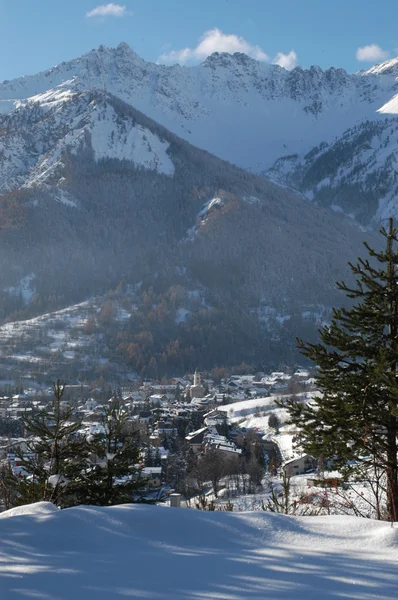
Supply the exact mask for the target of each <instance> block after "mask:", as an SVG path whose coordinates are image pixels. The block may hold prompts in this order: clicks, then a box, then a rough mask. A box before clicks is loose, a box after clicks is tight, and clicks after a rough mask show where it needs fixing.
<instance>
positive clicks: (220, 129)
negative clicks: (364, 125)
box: [0, 43, 397, 173]
mask: <svg viewBox="0 0 398 600" xmlns="http://www.w3.org/2000/svg"><path fill="white" fill-rule="evenodd" d="M380 68H381V67H380ZM379 70H380V69H379ZM386 71H387V72H386V73H384V74H380V73H379V74H377V73H373V72H372V70H371V69H370V70H368V71H365V72H363V73H361V74H360V75H359V74H353V75H350V74H348V73H347V72H346V71H344V70H343V69H335V68H334V67H331V68H330V69H328V70H326V71H323V70H322V69H320V68H319V67H311V68H310V69H307V70H304V69H301V68H300V67H296V68H295V69H293V70H292V71H286V70H285V69H283V68H282V67H280V66H278V65H271V64H268V63H264V62H259V61H256V60H255V59H252V58H250V57H248V56H246V55H244V54H242V53H236V54H233V55H231V54H227V53H214V54H213V55H211V56H209V57H208V58H207V59H206V60H205V61H204V62H203V63H202V64H200V65H195V66H193V67H182V66H180V65H173V66H165V65H158V64H154V63H150V62H146V61H144V60H143V59H142V58H140V57H139V56H138V55H137V54H136V53H135V52H134V51H133V50H131V48H129V46H128V45H127V44H125V43H122V44H120V45H119V46H118V47H117V48H116V49H110V48H105V47H104V46H101V47H100V48H99V49H97V50H92V51H90V52H88V53H86V54H85V55H83V56H82V57H80V58H77V59H74V60H71V61H67V62H63V63H61V64H60V65H57V66H56V67H53V68H52V69H49V70H47V71H43V72H41V73H39V74H37V75H31V76H27V77H22V78H18V79H16V80H12V81H8V82H3V83H2V84H0V110H3V112H9V111H11V110H13V109H14V108H15V107H16V106H19V105H20V104H21V102H22V103H26V102H28V100H27V99H28V98H31V100H30V101H33V102H43V98H39V97H38V96H40V95H41V94H43V93H44V92H48V91H49V90H50V89H54V88H57V87H58V91H59V92H63V93H65V94H67V93H68V91H69V92H73V91H83V90H84V89H91V88H95V89H104V90H106V91H108V92H110V93H112V94H113V95H115V96H116V97H119V98H120V99H122V100H124V101H126V102H128V103H130V104H132V105H133V106H134V107H135V108H137V109H138V110H141V111H142V112H144V113H145V114H147V115H148V116H150V117H151V118H153V119H154V120H155V121H157V122H159V123H160V124H162V125H164V126H165V127H166V128H167V129H169V130H170V131H172V132H174V133H176V134H177V135H179V136H180V137H182V138H183V139H186V140H187V141H189V142H190V143H192V144H193V145H195V146H197V147H199V148H202V149H205V150H207V151H209V152H211V153H212V154H215V155H216V156H219V157H220V158H223V159H224V160H228V161H229V162H232V163H234V164H237V165H238V166H241V167H243V168H246V169H249V170H251V171H253V172H257V173H262V172H264V171H266V170H267V169H268V168H270V167H271V166H272V164H273V163H274V161H275V160H276V159H277V158H279V157H280V156H282V155H284V154H290V153H297V152H299V153H302V152H306V151H309V150H310V149H311V148H312V147H313V146H315V145H317V144H318V143H321V142H323V141H330V139H331V138H332V137H334V136H335V135H337V134H339V133H343V132H344V130H345V129H347V128H348V127H350V126H353V125H354V124H355V123H358V122H360V121H361V120H363V119H365V118H370V116H371V117H372V118H373V117H374V118H376V119H377V118H378V113H377V112H376V111H377V110H379V109H382V108H383V106H385V105H386V104H387V103H388V102H389V101H390V100H391V98H392V96H393V95H394V93H395V90H396V85H397V84H396V81H395V79H394V77H393V75H391V74H390V73H389V71H388V69H386Z"/></svg>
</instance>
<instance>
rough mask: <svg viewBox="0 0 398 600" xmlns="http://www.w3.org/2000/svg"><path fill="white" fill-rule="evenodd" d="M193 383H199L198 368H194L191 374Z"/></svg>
mask: <svg viewBox="0 0 398 600" xmlns="http://www.w3.org/2000/svg"><path fill="white" fill-rule="evenodd" d="M193 384H194V385H200V373H199V371H198V369H196V370H195V373H194V376H193Z"/></svg>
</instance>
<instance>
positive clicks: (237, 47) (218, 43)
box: [158, 27, 269, 65]
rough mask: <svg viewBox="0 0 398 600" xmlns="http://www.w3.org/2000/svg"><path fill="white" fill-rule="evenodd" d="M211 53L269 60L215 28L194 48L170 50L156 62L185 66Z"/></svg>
mask: <svg viewBox="0 0 398 600" xmlns="http://www.w3.org/2000/svg"><path fill="white" fill-rule="evenodd" d="M213 52H228V53H229V54H233V53H234V52H243V53H244V54H247V55H248V56H251V57H252V58H255V59H257V60H269V57H268V56H267V54H266V53H265V52H264V51H263V50H262V49H261V48H260V46H254V45H253V44H250V42H248V41H247V40H245V39H244V38H243V37H241V36H239V35H235V34H233V33H230V34H228V33H223V32H222V31H221V30H220V29H217V27H215V28H214V29H209V30H208V31H205V33H204V34H203V35H202V37H201V38H200V40H199V43H198V45H197V46H196V47H195V48H182V49H181V50H171V51H170V52H168V53H165V54H162V55H161V56H159V58H158V61H159V62H164V63H180V64H182V65H183V64H185V63H186V62H189V61H195V60H203V59H205V58H207V57H208V56H209V55H210V54H213Z"/></svg>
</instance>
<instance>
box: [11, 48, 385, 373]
mask: <svg viewBox="0 0 398 600" xmlns="http://www.w3.org/2000/svg"><path fill="white" fill-rule="evenodd" d="M394 69H395V67H394V65H390V67H389V68H386V69H385V71H386V73H384V72H383V73H384V74H383V73H372V72H368V73H364V74H361V75H353V76H350V75H347V73H345V72H344V71H342V70H335V69H331V70H329V71H326V72H322V71H321V70H320V69H317V68H315V67H314V68H312V69H310V70H308V71H303V70H301V69H295V70H294V71H292V72H290V73H289V72H287V71H285V70H283V69H281V68H280V67H277V66H272V65H267V64H262V63H258V62H256V61H254V60H252V59H250V58H248V57H246V56H245V55H241V54H238V55H233V56H230V55H220V54H215V55H212V56H211V57H209V58H208V59H207V60H206V61H205V63H203V64H202V65H200V66H198V67H192V68H182V67H179V66H175V67H164V66H159V65H151V64H149V63H145V61H143V60H142V59H140V58H139V57H137V55H135V54H134V53H133V52H132V51H131V50H130V49H129V48H128V46H126V45H125V44H122V45H121V46H119V47H118V48H117V49H115V50H112V49H107V48H103V47H101V48H100V49H98V50H95V51H92V52H90V53H88V54H87V55H86V56H84V57H82V58H81V59H78V60H75V61H71V62H69V63H64V64H62V65H59V66H58V67H55V68H54V69H51V70H50V71H48V72H45V73H42V74H39V75H37V76H29V77H24V78H21V79H19V80H14V81H11V82H3V84H1V85H0V105H1V108H2V110H3V112H2V114H0V173H1V174H0V256H1V269H0V273H1V275H0V289H1V290H3V292H2V294H0V318H3V319H4V318H13V319H14V320H19V319H21V318H22V319H24V318H25V319H26V318H29V317H34V316H36V315H38V314H41V313H49V312H51V311H54V310H58V309H60V308H62V307H65V306H68V305H69V304H73V303H76V302H81V301H84V300H86V299H87V298H89V297H94V296H96V295H99V294H103V293H104V292H105V291H106V290H110V289H115V288H118V286H119V284H121V285H122V287H121V288H120V289H124V287H123V286H125V285H127V284H128V285H134V286H135V287H134V289H135V294H136V297H135V298H134V300H132V299H131V298H129V299H127V300H126V298H124V300H123V299H120V298H119V296H118V300H117V302H118V303H119V302H120V303H121V304H120V306H123V302H124V304H125V305H126V306H127V308H128V319H126V321H125V322H123V323H122V324H120V323H116V325H115V320H114V319H113V320H112V319H110V320H109V323H108V322H106V323H104V322H102V321H101V323H100V327H101V328H102V329H101V334H100V335H105V336H106V345H107V347H108V348H109V349H110V356H112V357H116V358H117V359H118V360H119V359H120V357H121V356H122V357H123V358H122V360H125V359H126V356H127V357H128V361H129V368H130V369H132V370H134V369H135V368H137V369H138V370H140V371H142V372H144V371H145V365H147V364H148V363H149V362H150V361H152V362H153V361H155V363H156V364H155V365H152V369H151V373H152V375H153V374H156V373H159V372H165V371H167V369H169V367H170V369H171V368H173V369H174V370H183V369H189V368H191V367H192V368H195V366H199V367H200V366H201V365H202V366H203V365H204V366H205V367H206V368H207V367H211V366H212V365H214V364H215V362H216V361H217V362H218V364H223V363H224V364H227V363H228V364H237V363H238V362H240V361H242V360H245V359H247V360H251V361H252V362H255V361H260V360H263V359H264V358H265V359H266V357H267V356H270V355H271V354H272V355H273V356H274V357H275V356H276V355H278V360H279V358H280V359H281V360H286V359H287V358H291V356H292V354H291V349H292V347H294V345H295V342H294V339H295V335H296V334H301V333H302V332H303V330H304V331H306V330H307V328H311V327H313V326H314V324H315V325H316V323H317V322H319V320H321V319H323V318H324V317H325V315H327V311H328V309H329V308H330V306H332V305H334V304H336V303H340V302H341V301H342V298H341V297H340V295H339V294H338V293H337V292H336V289H335V281H336V280H339V279H342V278H346V277H347V276H348V269H347V261H348V260H354V259H355V257H356V256H357V255H358V254H359V253H361V248H362V246H361V242H362V240H363V239H364V238H366V239H368V240H369V239H370V237H369V235H368V234H365V233H364V230H363V229H362V228H361V227H360V226H359V225H358V224H357V223H356V222H354V221H352V219H348V218H347V217H346V216H345V215H344V214H337V213H336V212H333V211H328V210H327V208H328V207H329V206H330V205H332V207H333V206H334V205H336V206H337V205H338V203H337V202H334V201H329V200H325V201H324V202H322V203H321V202H320V201H317V202H315V203H313V202H308V200H307V199H305V198H303V197H302V196H300V195H297V194H296V193H294V192H293V191H291V190H289V189H288V188H287V187H286V182H287V183H288V185H290V186H292V187H295V188H296V189H299V190H307V188H306V185H307V183H305V182H306V181H307V180H308V181H310V182H311V185H310V187H309V188H308V189H309V192H308V194H309V195H310V194H311V193H312V194H314V192H313V187H314V186H318V187H319V184H320V182H321V181H323V180H324V179H325V177H327V176H328V175H327V174H326V175H324V176H323V175H322V174H323V171H322V160H321V154H322V152H324V151H325V150H326V148H329V150H330V149H333V146H332V145H331V146H330V147H329V146H325V144H322V145H320V146H319V148H318V149H317V150H316V151H315V150H314V151H313V152H312V153H311V154H310V155H307V157H306V158H305V159H304V160H305V161H307V162H308V165H307V163H306V165H305V168H307V167H308V168H310V165H311V164H315V162H314V163H312V162H311V161H314V160H317V159H319V160H320V161H321V167H319V168H315V167H314V168H313V172H312V176H311V177H312V178H311V177H310V176H307V179H305V168H304V167H303V166H302V164H301V162H300V156H301V155H300V153H299V152H304V149H306V150H305V151H306V152H307V149H308V148H310V147H311V145H312V144H313V143H314V141H317V140H319V138H322V136H323V135H327V136H329V138H330V136H331V131H332V130H333V132H334V133H336V132H337V131H338V130H339V129H340V130H341V131H343V129H344V127H346V125H347V124H352V122H353V120H354V119H356V120H359V121H360V123H359V124H358V125H357V126H356V129H354V130H353V133H352V134H351V136H352V137H353V138H355V136H357V137H359V140H362V138H363V137H364V136H365V138H366V136H368V137H367V138H366V139H368V138H369V135H372V136H373V137H372V140H373V139H376V140H380V139H382V140H383V143H385V142H386V140H387V137H386V136H387V129H386V130H385V132H384V133H380V132H382V131H384V129H383V128H384V127H386V125H385V122H384V121H383V118H382V117H380V120H379V122H378V125H377V127H376V126H373V129H372V126H370V125H369V127H370V130H369V131H370V132H371V133H369V132H368V133H366V134H364V133H361V132H363V131H366V132H367V129H366V128H367V127H368V125H367V122H366V121H363V119H364V117H365V116H366V115H368V114H369V113H372V114H373V115H374V114H375V113H374V111H375V110H376V109H378V108H380V107H381V106H384V105H385V104H386V103H387V102H390V101H391V96H392V94H393V88H394V85H395V83H394V82H395V73H394ZM139 109H142V111H141V112H140V110H139ZM144 112H145V114H144ZM152 117H156V120H157V121H155V120H153V118H152ZM361 119H362V121H361ZM388 123H391V124H392V123H395V121H394V118H391V119H389V121H388ZM164 125H167V126H168V128H166V127H165V126H164ZM391 127H393V125H391ZM171 130H172V131H173V132H172V131H171ZM176 132H177V133H178V134H179V136H177V135H176ZM375 132H376V133H375ZM361 136H362V137H361ZM380 136H381V137H380ZM383 136H384V137H383ZM390 136H391V139H393V138H394V136H393V134H390ZM182 138H185V139H182ZM329 138H328V139H329ZM349 139H351V138H349V137H348V138H347V140H348V141H347V144H348V145H347V148H346V150H345V152H346V155H349V156H348V158H347V159H344V160H342V159H341V156H342V155H341V152H340V148H337V150H336V151H335V155H336V156H338V159H336V160H335V162H336V161H337V162H338V161H340V163H341V165H342V167H341V168H345V169H347V168H349V164H350V163H349V161H350V160H351V158H350V157H351V154H350V153H351V152H352V148H351V146H352V144H351V146H350V142H349ZM369 139H370V138H369ZM187 140H192V141H194V143H195V144H196V146H194V145H192V144H190V143H189V142H188V141H187ZM372 143H373V142H372ZM285 145H286V148H285ZM197 146H199V147H201V148H205V149H208V150H212V151H213V152H215V153H216V154H218V156H219V157H218V158H217V157H216V156H214V155H212V154H210V153H209V152H207V151H206V150H203V149H199V148H198V147H197ZM290 148H292V149H294V150H295V153H296V154H295V157H294V160H293V159H292V156H290V157H289V158H288V159H285V160H284V161H282V160H280V161H279V162H278V163H277V167H275V168H274V170H273V171H272V173H271V175H272V176H273V177H275V178H279V179H280V180H282V181H283V183H284V185H285V187H281V186H279V185H277V184H275V183H272V182H270V181H269V180H267V179H266V178H265V177H264V176H263V175H255V174H251V173H249V172H248V171H247V170H243V169H242V168H240V167H239V166H233V165H232V164H230V163H228V162H225V161H224V160H222V159H229V160H231V161H234V162H236V163H237V164H238V165H240V166H245V167H248V168H250V169H251V170H252V171H258V172H263V171H264V169H265V167H266V166H267V165H268V166H269V165H271V164H272V162H273V161H274V160H275V159H276V158H277V157H278V155H279V154H280V153H281V151H282V150H285V151H286V150H289V149H290ZM330 151H331V150H330ZM343 155H344V153H343ZM220 157H221V158H220ZM340 163H339V164H340ZM281 164H283V165H284V166H285V167H286V165H287V166H288V168H286V169H285V171H286V172H283V168H280V165H281ZM371 168H372V167H371V161H370V162H369V161H368V163H367V166H366V170H367V171H369V169H371ZM376 172H377V168H376V167H375V173H376ZM355 173H356V170H355V165H354V166H353V168H352V173H350V178H352V177H354V175H355ZM282 176H283V177H282ZM321 176H322V178H321V179H319V177H321ZM318 180H319V181H318ZM303 182H304V183H303ZM314 182H315V183H314ZM311 186H312V187H311ZM307 187H308V185H307ZM377 193H379V192H377ZM317 203H318V204H324V205H325V207H323V206H317ZM348 208H350V207H348ZM348 208H347V207H344V209H343V210H344V212H354V213H355V216H356V217H357V218H358V219H359V220H362V221H363V222H364V223H367V221H368V220H369V218H370V217H369V215H371V214H373V213H372V210H373V208H372V207H371V208H369V207H368V208H366V211H367V213H366V215H367V216H366V218H365V217H363V215H361V214H360V213H358V214H357V212H355V211H354V210H351V208H350V209H349V210H348ZM364 210H365V209H364ZM364 214H365V212H364ZM371 243H372V244H374V240H373V241H372V240H371ZM137 286H138V287H137ZM103 298H104V300H103V301H100V302H99V303H97V304H96V306H98V307H102V306H103V305H106V296H105V297H103ZM118 306H119V304H118ZM101 310H102V308H98V311H101ZM105 312H106V311H105ZM105 321H107V320H106V319H105ZM116 321H117V320H116ZM262 326H265V330H266V332H267V333H266V334H264V331H263V330H262V329H261V327H262ZM126 331H128V333H126ZM198 332H200V335H199V337H198ZM35 335H36V334H35ZM267 336H268V337H267ZM39 337H40V336H39ZM144 338H145V340H146V341H145V343H144V342H143V339H144ZM148 340H149V342H148ZM39 342H40V340H39ZM7 343H8V342H7ZM276 346H277V347H278V348H279V350H278V352H279V354H278V352H276V351H275V348H276ZM12 352H14V349H13V350H12ZM181 357H183V358H181ZM126 360H127V359H126ZM191 363H192V364H191ZM162 365H163V366H162Z"/></svg>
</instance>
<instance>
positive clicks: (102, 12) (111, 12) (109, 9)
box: [86, 2, 128, 19]
mask: <svg viewBox="0 0 398 600" xmlns="http://www.w3.org/2000/svg"><path fill="white" fill-rule="evenodd" d="M127 14H128V13H127V9H126V7H125V6H122V5H121V4H115V3H114V2H111V3H110V4H101V5H100V6H97V7H96V8H93V10H90V11H89V12H88V13H86V17H88V18H89V19H90V18H91V17H124V16H125V15H127Z"/></svg>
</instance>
